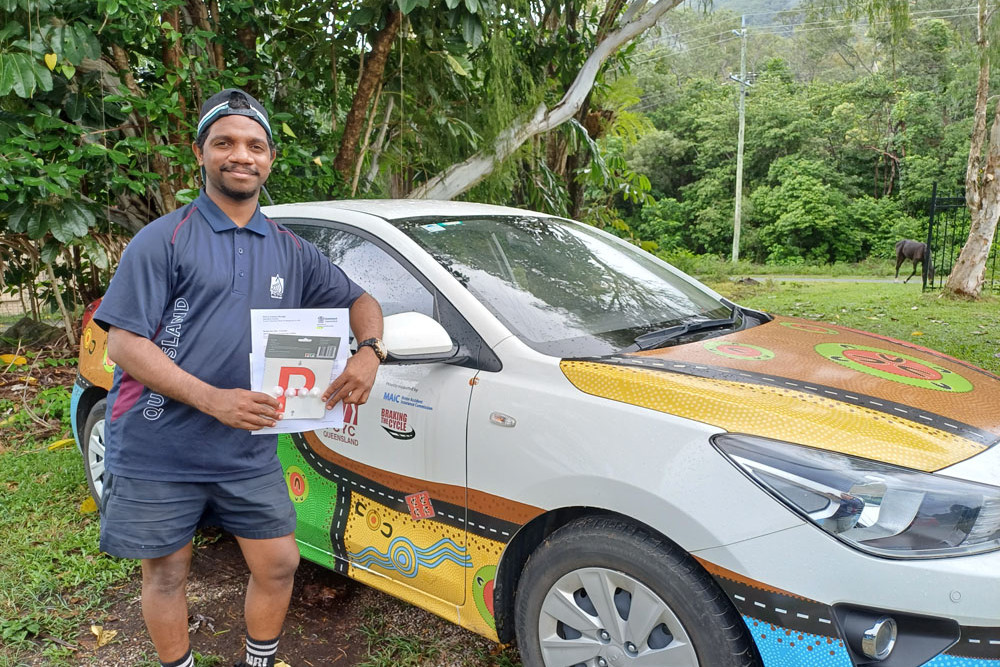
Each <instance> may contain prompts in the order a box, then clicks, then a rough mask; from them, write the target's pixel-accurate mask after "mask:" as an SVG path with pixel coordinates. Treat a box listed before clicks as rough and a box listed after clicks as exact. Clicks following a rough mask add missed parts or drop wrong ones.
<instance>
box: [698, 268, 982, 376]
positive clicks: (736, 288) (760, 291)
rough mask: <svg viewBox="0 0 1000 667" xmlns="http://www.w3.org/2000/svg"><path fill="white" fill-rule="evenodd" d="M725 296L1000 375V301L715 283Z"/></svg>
mask: <svg viewBox="0 0 1000 667" xmlns="http://www.w3.org/2000/svg"><path fill="white" fill-rule="evenodd" d="M711 287H712V288H713V289H715V290H716V291H718V292H719V293H720V294H723V295H725V296H728V297H729V298H731V299H732V300H734V301H736V302H738V303H740V304H742V305H744V306H749V307H751V308H757V309H759V310H764V311H767V312H769V313H776V314H781V315H789V316H793V317H801V318H803V319H807V320H814V321H817V322H830V323H833V324H839V325H841V326H846V327H851V328H854V329H864V330H866V331H871V332H873V333H878V334H882V335H885V336H891V337H892V338H897V339H899V340H905V341H911V342H913V343H917V344H919V345H923V346H924V347H930V348H933V349H936V350H939V351H941V352H944V353H946V354H950V355H951V356H953V357H957V358H959V359H962V360H964V361H968V362H971V363H973V364H975V365H977V366H980V367H982V368H985V369H986V370H988V371H990V372H992V373H996V374H1000V356H998V355H1000V299H997V298H996V297H985V298H983V299H981V300H979V301H963V300H958V299H950V298H944V297H941V296H940V293H938V292H925V293H922V292H921V290H920V285H919V284H917V285H914V284H913V282H912V281H911V282H910V283H909V284H906V285H904V284H902V283H861V282H806V281H803V282H794V281H790V282H780V283H779V282H772V281H765V282H763V283H761V284H759V285H744V284H736V283H732V282H729V281H726V282H720V283H712V284H711Z"/></svg>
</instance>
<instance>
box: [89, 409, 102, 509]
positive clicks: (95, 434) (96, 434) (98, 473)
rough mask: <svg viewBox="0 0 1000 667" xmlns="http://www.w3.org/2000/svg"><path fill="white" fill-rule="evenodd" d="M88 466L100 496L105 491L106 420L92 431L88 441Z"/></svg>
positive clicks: (96, 425) (100, 422)
mask: <svg viewBox="0 0 1000 667" xmlns="http://www.w3.org/2000/svg"><path fill="white" fill-rule="evenodd" d="M87 467H88V468H89V469H90V480H91V481H92V482H93V483H94V491H95V492H96V493H97V496H98V497H100V496H101V494H103V493H104V420H103V419H101V420H100V421H98V422H97V423H96V424H94V428H93V429H92V430H91V431H90V440H89V441H88V443H87Z"/></svg>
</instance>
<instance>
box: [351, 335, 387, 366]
mask: <svg viewBox="0 0 1000 667" xmlns="http://www.w3.org/2000/svg"><path fill="white" fill-rule="evenodd" d="M363 347H370V348H371V349H372V352H374V353H375V356H376V357H378V360H379V361H380V362H382V361H385V360H386V357H388V356H389V354H388V353H387V352H386V349H385V345H384V344H383V343H382V339H381V338H366V339H365V340H363V341H361V342H360V343H358V349H359V350H360V349H361V348H363Z"/></svg>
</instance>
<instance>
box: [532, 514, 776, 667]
mask: <svg viewBox="0 0 1000 667" xmlns="http://www.w3.org/2000/svg"><path fill="white" fill-rule="evenodd" d="M515 606H516V610H515V624H516V631H517V644H518V649H519V650H520V653H521V658H522V660H523V661H524V664H525V665H527V666H531V667H536V666H542V665H544V666H545V667H555V666H556V665H558V666H559V667H565V666H566V665H574V666H578V665H587V666H588V667H589V666H603V665H608V666H610V667H613V666H614V665H621V664H629V663H631V662H632V660H630V659H633V660H634V661H635V663H636V664H644V665H653V664H670V665H678V666H679V665H684V666H685V667H688V666H690V667H751V666H756V665H759V659H758V657H757V652H756V650H755V649H754V648H753V645H752V642H751V639H750V637H749V635H748V633H747V629H746V626H745V625H744V623H743V621H742V619H741V618H740V616H739V614H738V613H737V611H736V609H735V608H734V607H733V606H732V604H731V603H730V602H729V600H728V599H727V598H726V596H725V594H724V593H723V592H722V590H721V589H720V588H719V586H718V585H717V584H716V583H715V581H713V580H712V579H711V577H709V576H708V574H707V573H706V572H705V571H704V570H702V569H701V567H700V566H699V565H698V564H697V562H695V561H694V559H693V558H691V556H689V555H688V554H687V553H685V552H684V551H683V550H681V549H679V548H678V547H677V546H675V545H673V544H672V543H670V542H668V541H666V540H664V539H662V538H660V537H657V536H655V535H653V534H652V533H650V532H648V531H646V530H644V529H642V528H640V527H638V526H636V525H634V524H632V523H629V522H628V521H625V520H622V519H617V518H614V517H586V518H583V519H578V520H576V521H574V522H572V523H569V524H567V525H566V526H564V527H562V528H560V529H559V530H557V531H555V532H554V533H553V534H552V535H551V536H549V537H548V538H547V539H546V540H545V541H544V542H542V544H541V545H540V546H539V547H538V549H536V550H535V551H534V553H532V555H531V557H530V558H529V559H528V562H527V564H526V565H525V568H524V572H523V574H522V576H521V580H520V582H519V583H518V586H517V594H516V605H515Z"/></svg>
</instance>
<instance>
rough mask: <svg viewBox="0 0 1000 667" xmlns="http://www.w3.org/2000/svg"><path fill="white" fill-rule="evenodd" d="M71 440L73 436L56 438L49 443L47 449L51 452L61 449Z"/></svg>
mask: <svg viewBox="0 0 1000 667" xmlns="http://www.w3.org/2000/svg"><path fill="white" fill-rule="evenodd" d="M71 442H73V438H63V439H62V440H56V441H55V442H53V443H52V444H51V445H49V451H50V452H51V451H54V450H56V449H62V448H63V447H65V446H66V445H68V444H70V443H71Z"/></svg>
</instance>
